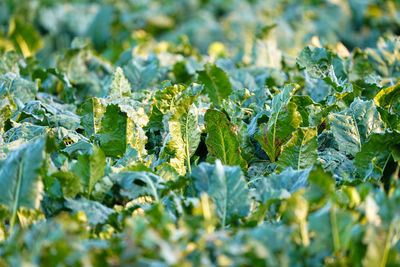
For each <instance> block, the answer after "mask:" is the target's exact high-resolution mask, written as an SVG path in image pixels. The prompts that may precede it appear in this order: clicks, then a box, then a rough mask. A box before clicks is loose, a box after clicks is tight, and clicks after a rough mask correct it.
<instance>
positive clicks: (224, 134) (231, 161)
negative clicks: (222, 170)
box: [204, 109, 246, 167]
mask: <svg viewBox="0 0 400 267" xmlns="http://www.w3.org/2000/svg"><path fill="white" fill-rule="evenodd" d="M204 121H205V122H206V132H207V139H206V145H207V150H208V156H207V159H208V161H209V162H211V163H213V162H215V160H216V159H219V160H220V161H221V162H222V164H223V165H229V166H235V165H239V166H241V167H245V166H246V162H245V161H244V160H243V158H242V155H241V153H240V146H239V138H238V134H237V130H236V129H235V125H233V124H232V123H231V122H230V121H229V120H228V118H227V117H226V115H225V114H224V113H222V112H221V111H218V110H216V109H208V110H207V111H206V114H205V115H204Z"/></svg>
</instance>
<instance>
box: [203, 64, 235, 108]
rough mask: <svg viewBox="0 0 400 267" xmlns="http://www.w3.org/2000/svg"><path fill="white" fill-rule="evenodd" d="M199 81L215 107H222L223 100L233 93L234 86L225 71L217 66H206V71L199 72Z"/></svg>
mask: <svg viewBox="0 0 400 267" xmlns="http://www.w3.org/2000/svg"><path fill="white" fill-rule="evenodd" d="M197 73H198V74H199V81H200V83H202V84H204V87H205V91H206V93H207V95H208V96H209V98H210V100H211V101H212V102H213V103H214V105H215V106H220V105H221V103H222V100H223V99H226V98H227V97H228V96H229V95H230V94H231V93H232V85H231V83H230V81H229V77H228V75H227V74H226V72H225V71H223V70H222V69H220V68H218V67H217V65H215V64H205V65H204V70H202V71H198V72H197Z"/></svg>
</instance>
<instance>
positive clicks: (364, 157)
mask: <svg viewBox="0 0 400 267" xmlns="http://www.w3.org/2000/svg"><path fill="white" fill-rule="evenodd" d="M399 144H400V134H399V133H397V132H394V133H391V132H385V133H377V134H373V135H371V137H370V139H369V140H368V141H367V142H366V143H365V144H364V145H363V147H362V149H361V151H360V152H359V153H357V154H356V155H355V160H354V166H355V171H356V173H357V174H358V176H359V177H360V178H361V179H362V180H364V181H365V180H368V179H370V178H373V179H376V180H378V179H379V178H380V177H381V176H382V175H383V170H384V168H385V166H386V163H387V161H388V158H389V156H390V154H391V152H392V149H395V148H396V146H398V145H399Z"/></svg>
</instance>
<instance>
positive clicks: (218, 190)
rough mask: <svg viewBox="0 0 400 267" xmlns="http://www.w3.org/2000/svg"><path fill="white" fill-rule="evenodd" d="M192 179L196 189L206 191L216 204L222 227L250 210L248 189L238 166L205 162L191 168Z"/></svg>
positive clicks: (199, 191) (200, 191)
mask: <svg viewBox="0 0 400 267" xmlns="http://www.w3.org/2000/svg"><path fill="white" fill-rule="evenodd" d="M192 179H193V182H194V186H195V189H196V191H197V192H198V193H199V194H201V193H202V192H205V193H207V194H208V195H209V196H210V198H211V199H212V200H213V202H214V203H215V205H216V212H217V215H218V216H219V218H220V219H221V225H222V227H225V225H226V223H230V222H231V220H232V219H233V218H234V217H236V216H239V217H244V216H246V215H247V214H248V212H249V210H250V198H249V189H248V187H247V183H246V180H245V179H244V176H243V173H242V171H241V170H240V168H239V167H237V166H235V167H230V166H223V165H222V164H221V161H219V160H216V161H215V165H211V164H209V163H206V162H202V163H200V165H199V166H198V167H197V168H195V169H193V172H192Z"/></svg>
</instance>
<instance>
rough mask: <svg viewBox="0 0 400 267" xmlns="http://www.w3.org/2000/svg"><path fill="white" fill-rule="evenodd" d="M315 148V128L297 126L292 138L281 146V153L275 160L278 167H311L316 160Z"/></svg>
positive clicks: (316, 145) (281, 168) (296, 168)
mask: <svg viewBox="0 0 400 267" xmlns="http://www.w3.org/2000/svg"><path fill="white" fill-rule="evenodd" d="M317 148H318V144H317V128H316V127H308V128H303V127H302V128H298V129H297V131H296V132H295V133H294V134H293V137H292V139H290V140H289V142H287V143H286V145H284V146H283V152H282V155H281V156H280V157H279V160H278V161H277V165H278V169H279V170H284V169H286V168H288V167H292V168H293V169H295V170H299V169H306V168H309V167H312V166H313V165H314V163H315V162H316V161H317V156H318V155H317Z"/></svg>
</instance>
